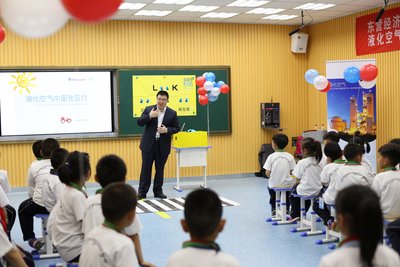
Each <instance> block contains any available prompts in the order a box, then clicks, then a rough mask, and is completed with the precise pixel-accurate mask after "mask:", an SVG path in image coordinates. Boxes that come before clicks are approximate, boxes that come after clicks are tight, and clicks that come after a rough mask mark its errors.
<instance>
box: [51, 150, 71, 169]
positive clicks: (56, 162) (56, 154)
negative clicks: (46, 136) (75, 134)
mask: <svg viewBox="0 0 400 267" xmlns="http://www.w3.org/2000/svg"><path fill="white" fill-rule="evenodd" d="M68 154H69V152H68V150H66V149H65V148H56V149H54V150H53V152H51V156H50V162H51V166H52V167H53V169H55V170H57V169H58V168H59V167H60V166H61V165H63V164H64V163H65V161H66V159H67V157H68Z"/></svg>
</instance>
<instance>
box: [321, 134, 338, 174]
mask: <svg viewBox="0 0 400 267" xmlns="http://www.w3.org/2000/svg"><path fill="white" fill-rule="evenodd" d="M322 139H323V147H325V146H326V145H327V144H328V143H331V142H335V143H339V141H340V135H339V134H338V133H337V132H335V131H329V132H327V133H325V134H324V136H323V137H322ZM323 150H324V149H323ZM329 163H330V162H328V158H327V157H326V155H325V153H323V154H322V159H321V161H320V163H319V165H321V167H322V168H324V167H325V166H326V165H327V164H329Z"/></svg>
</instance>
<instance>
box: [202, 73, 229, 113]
mask: <svg viewBox="0 0 400 267" xmlns="http://www.w3.org/2000/svg"><path fill="white" fill-rule="evenodd" d="M215 78H216V77H215V74H214V73H212V72H204V73H203V75H202V76H198V77H196V85H197V86H198V87H199V88H198V89H197V93H198V94H199V103H200V105H202V106H205V105H207V104H208V102H215V101H217V99H218V96H219V94H220V93H223V94H227V93H228V92H229V90H230V89H229V85H227V84H225V82H223V81H218V82H215Z"/></svg>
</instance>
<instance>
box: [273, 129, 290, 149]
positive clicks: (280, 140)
mask: <svg viewBox="0 0 400 267" xmlns="http://www.w3.org/2000/svg"><path fill="white" fill-rule="evenodd" d="M272 141H274V143H275V145H276V147H277V148H278V149H284V148H285V147H286V146H287V144H288V143H289V138H288V137H287V135H286V134H282V133H277V134H274V136H272Z"/></svg>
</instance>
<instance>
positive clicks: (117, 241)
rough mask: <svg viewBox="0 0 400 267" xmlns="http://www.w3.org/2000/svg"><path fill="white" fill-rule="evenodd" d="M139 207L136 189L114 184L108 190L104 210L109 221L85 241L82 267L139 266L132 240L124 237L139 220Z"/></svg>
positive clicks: (95, 229)
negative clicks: (137, 209) (125, 230)
mask: <svg viewBox="0 0 400 267" xmlns="http://www.w3.org/2000/svg"><path fill="white" fill-rule="evenodd" d="M136 205H137V194H136V191H135V189H133V187H132V186H130V185H127V184H125V183H112V184H110V185H108V186H107V187H106V188H105V189H104V192H103V193H102V194H101V209H102V211H103V214H104V218H105V219H104V222H103V224H101V225H99V226H96V227H95V228H94V229H93V230H92V231H91V232H90V234H89V235H88V236H87V237H86V238H85V243H84V244H83V247H82V253H81V257H80V260H79V266H82V267H120V266H121V267H122V266H124V267H125V266H127V267H128V266H129V267H135V266H137V267H138V266H139V264H138V262H137V258H136V257H135V248H134V246H133V242H132V240H130V239H129V238H128V237H127V236H126V235H125V234H123V233H121V231H122V230H123V229H124V228H126V227H128V226H129V225H131V224H132V222H133V220H134V219H135V215H136Z"/></svg>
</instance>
